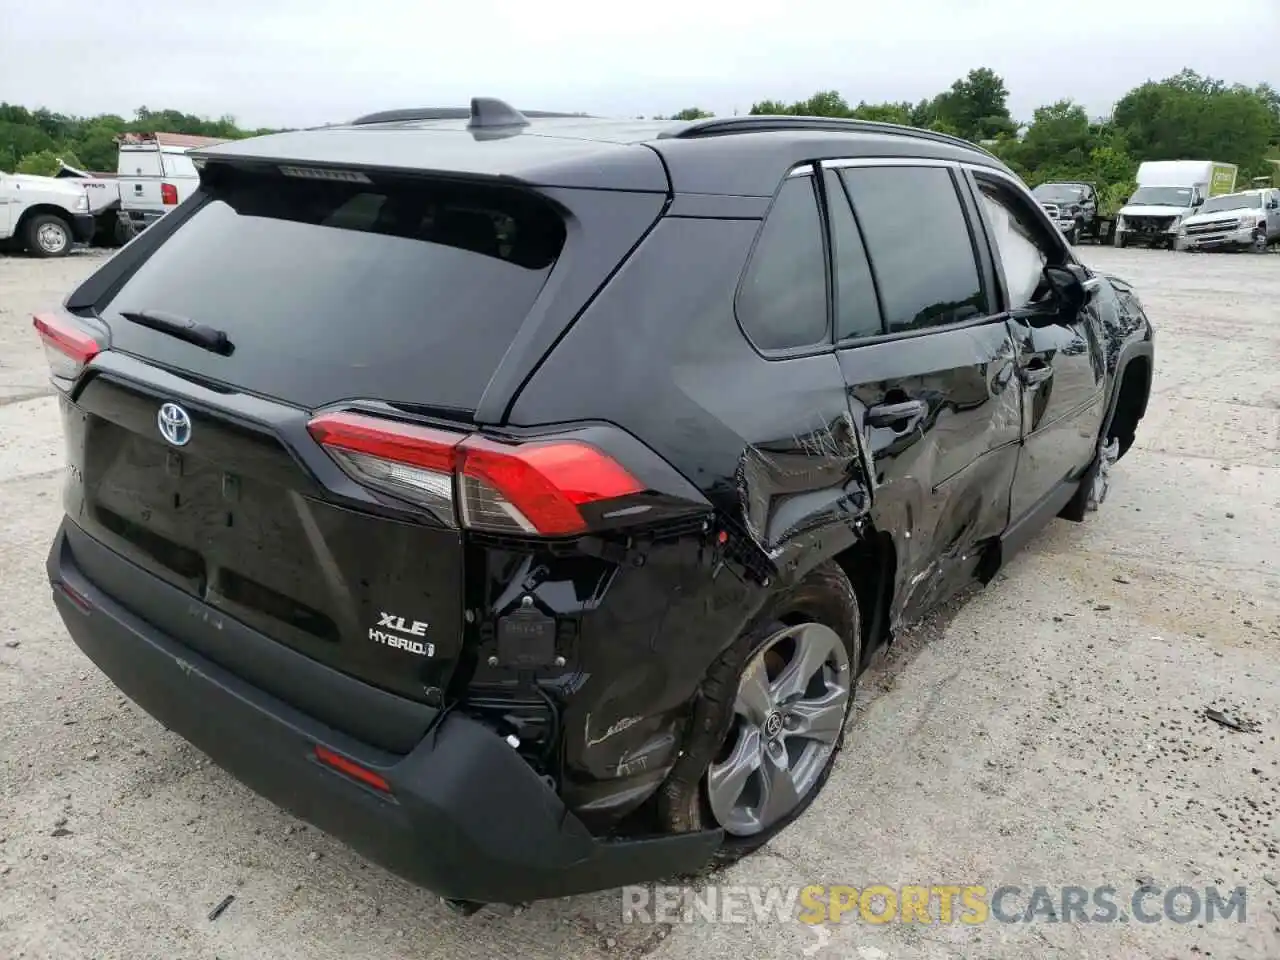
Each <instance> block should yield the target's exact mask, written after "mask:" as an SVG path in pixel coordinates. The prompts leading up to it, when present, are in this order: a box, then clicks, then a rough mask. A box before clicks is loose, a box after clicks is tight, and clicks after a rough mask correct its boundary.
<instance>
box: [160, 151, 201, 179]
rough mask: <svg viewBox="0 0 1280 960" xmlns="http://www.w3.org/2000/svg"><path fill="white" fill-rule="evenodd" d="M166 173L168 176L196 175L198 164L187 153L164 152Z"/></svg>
mask: <svg viewBox="0 0 1280 960" xmlns="http://www.w3.org/2000/svg"><path fill="white" fill-rule="evenodd" d="M164 175H165V176H166V177H192V178H194V177H196V176H198V174H197V173H196V165H195V164H194V163H192V162H191V158H190V157H188V156H187V155H186V154H185V153H166V154H164Z"/></svg>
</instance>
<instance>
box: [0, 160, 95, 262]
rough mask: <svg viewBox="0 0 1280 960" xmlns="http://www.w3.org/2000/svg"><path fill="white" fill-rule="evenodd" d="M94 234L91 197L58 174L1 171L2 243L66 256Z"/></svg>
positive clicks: (38, 253) (36, 253)
mask: <svg viewBox="0 0 1280 960" xmlns="http://www.w3.org/2000/svg"><path fill="white" fill-rule="evenodd" d="M92 236H93V217H92V216H90V214H89V199H88V198H87V197H86V196H85V195H84V191H83V190H81V189H80V188H79V187H74V186H71V185H70V184H68V183H65V182H64V181H62V180H59V179H57V178H56V177H37V176H34V175H32V174H26V173H4V172H3V171H0V246H3V247H6V248H10V249H13V248H16V249H19V250H25V251H27V253H29V254H31V255H32V256H33V257H65V256H66V255H67V254H68V253H70V252H71V248H72V246H73V245H74V244H75V243H76V242H77V241H79V242H81V243H84V242H87V241H88V240H89V239H90V238H91V237H92Z"/></svg>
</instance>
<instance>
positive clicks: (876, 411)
mask: <svg viewBox="0 0 1280 960" xmlns="http://www.w3.org/2000/svg"><path fill="white" fill-rule="evenodd" d="M928 412H929V405H928V404H927V403H925V402H924V401H923V400H905V401H903V402H902V403H881V404H878V405H877V406H874V407H872V408H871V409H870V410H868V411H867V423H869V424H871V426H873V427H893V426H897V425H899V424H902V423H903V422H904V421H908V420H919V419H921V418H923V417H924V415H925V414H926V413H928Z"/></svg>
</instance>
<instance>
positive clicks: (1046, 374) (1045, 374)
mask: <svg viewBox="0 0 1280 960" xmlns="http://www.w3.org/2000/svg"><path fill="white" fill-rule="evenodd" d="M1052 376H1053V366H1052V365H1051V364H1048V363H1045V362H1044V361H1043V360H1033V361H1032V362H1031V364H1030V366H1026V367H1023V368H1022V382H1023V383H1025V384H1026V385H1027V386H1029V387H1033V386H1035V385H1036V384H1037V383H1044V382H1045V381H1046V380H1048V379H1049V378H1050V377H1052Z"/></svg>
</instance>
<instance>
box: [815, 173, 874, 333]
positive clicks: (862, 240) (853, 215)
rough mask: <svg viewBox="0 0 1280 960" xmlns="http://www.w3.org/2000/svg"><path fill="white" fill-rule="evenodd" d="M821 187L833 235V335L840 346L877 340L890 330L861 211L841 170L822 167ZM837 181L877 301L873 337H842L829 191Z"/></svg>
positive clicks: (837, 266) (838, 266) (833, 238)
mask: <svg viewBox="0 0 1280 960" xmlns="http://www.w3.org/2000/svg"><path fill="white" fill-rule="evenodd" d="M819 183H820V184H821V189H822V200H823V207H824V209H825V212H826V217H827V233H828V235H829V236H830V237H831V300H832V307H831V336H832V338H833V340H834V342H835V344H836V346H837V347H839V346H841V345H844V344H851V343H863V342H865V341H868V340H875V339H877V338H879V337H883V336H885V335H887V334H888V333H889V327H888V324H887V322H886V321H885V317H884V298H883V297H882V296H881V295H880V278H879V277H878V276H877V275H876V266H875V264H874V263H872V262H871V254H870V253H869V252H868V249H867V235H866V233H864V232H863V229H862V221H861V220H860V219H859V218H858V211H857V210H855V209H854V208H853V198H852V197H851V196H849V188H848V187H847V186H845V182H844V178H843V177H841V176H840V172H839V170H838V169H835V168H831V167H827V166H826V165H824V166H823V170H822V179H821V180H820V181H819ZM831 183H834V184H835V188H834V189H837V190H839V191H840V198H841V199H842V200H843V201H844V205H845V209H846V210H848V211H849V217H850V219H851V220H853V229H854V230H855V231H856V232H857V234H858V243H859V244H860V245H861V247H862V256H863V259H865V260H866V261H867V272H868V273H869V274H870V276H871V295H872V299H874V300H875V304H876V315H877V316H878V317H879V318H880V332H879V333H873V334H871V335H870V336H849V337H841V336H839V330H838V329H837V328H838V326H839V322H840V284H839V282H838V281H839V273H838V270H839V268H840V265H839V263H837V260H836V256H837V252H836V249H835V226H834V225H833V224H832V222H831V210H830V204H831V202H832V201H831V199H830V194H831V190H830V189H829V188H828V185H829V184H831Z"/></svg>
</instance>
